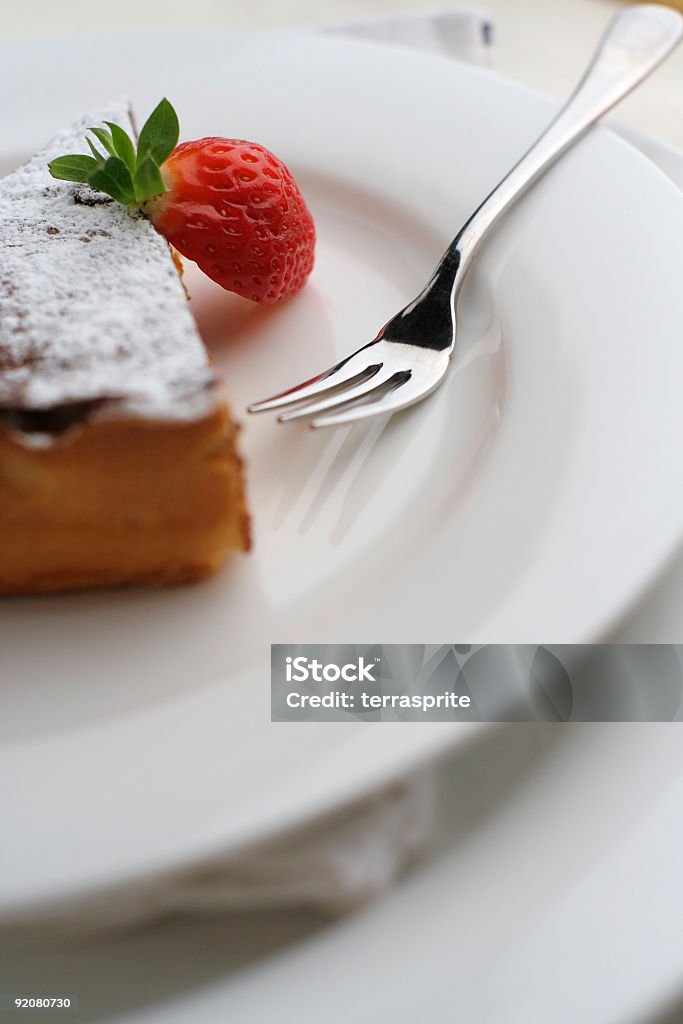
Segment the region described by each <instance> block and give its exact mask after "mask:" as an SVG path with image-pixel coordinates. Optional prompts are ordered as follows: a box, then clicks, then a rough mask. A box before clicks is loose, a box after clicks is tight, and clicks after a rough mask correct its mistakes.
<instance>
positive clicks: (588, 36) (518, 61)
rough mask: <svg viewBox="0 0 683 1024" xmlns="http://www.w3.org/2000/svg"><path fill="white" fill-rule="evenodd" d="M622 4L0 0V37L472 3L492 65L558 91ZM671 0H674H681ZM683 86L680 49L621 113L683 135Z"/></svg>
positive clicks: (548, 0) (253, 24)
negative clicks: (490, 32)
mask: <svg viewBox="0 0 683 1024" xmlns="http://www.w3.org/2000/svg"><path fill="white" fill-rule="evenodd" d="M622 6H623V4H622V3H621V2H620V0H488V2H484V3H481V4H467V3H465V4H461V3H455V2H450V3H448V2H444V3H439V2H438V0H325V2H320V0H260V2H259V3H247V2H245V0H192V2H191V3H168V2H165V0H140V2H138V0H117V2H116V3H111V4H104V3H101V4H97V3H91V2H87V0H60V2H59V3H54V2H52V0H3V2H2V6H1V12H2V13H1V19H2V20H1V22H0V39H2V40H11V39H26V38H30V37H43V38H44V37H47V36H50V35H59V34H63V33H68V34H73V33H82V34H86V33H88V32H117V33H120V32H128V31H153V32H164V31H169V30H173V31H183V30H202V29H222V30H226V29H240V30H249V31H252V30H263V29H270V28H288V27H299V28H307V27H310V28H315V27H319V26H322V25H334V24H339V23H344V22H347V21H358V20H365V19H368V20H370V19H377V18H387V17H391V16H395V15H406V16H407V15H411V14H416V13H428V12H432V11H448V10H459V9H463V8H465V9H466V8H478V9H480V10H482V11H484V12H485V13H487V14H489V15H490V16H491V20H492V22H493V23H494V32H495V67H496V70H497V71H498V72H499V73H500V74H502V75H504V76H506V77H509V78H513V79H516V80H517V81H520V82H524V83H525V84H527V85H529V86H531V87H533V88H535V89H540V90H542V91H543V92H546V93H548V94H549V95H557V96H558V97H563V96H565V95H566V94H567V92H568V91H569V89H571V88H572V87H573V85H574V84H575V81H576V77H577V74H578V73H579V72H580V71H581V69H582V67H583V63H584V61H585V59H586V57H587V55H588V53H589V52H590V51H591V49H592V47H593V45H594V43H595V39H596V35H597V34H599V32H600V31H601V29H602V27H603V26H604V25H605V23H606V21H607V20H608V18H609V17H610V15H611V14H613V13H614V11H616V10H618V9H619V8H620V7H622ZM672 6H679V7H680V6H681V4H680V0H675V2H674V3H673V4H672ZM682 87H683V52H679V53H678V54H675V55H674V56H673V57H672V58H671V59H670V60H669V61H668V62H667V64H666V66H665V67H663V68H662V69H661V70H660V71H659V72H658V74H657V75H656V76H655V78H654V79H653V80H652V81H651V82H649V83H648V86H647V88H646V89H644V90H642V91H641V92H638V94H637V95H636V96H634V97H631V98H630V99H627V100H626V101H625V102H624V103H622V104H621V105H620V107H619V114H618V116H619V119H620V120H623V121H624V122H625V123H628V124H632V125H633V126H635V127H640V128H642V129H643V130H647V131H649V132H652V133H654V134H656V135H658V136H659V137H660V138H663V139H665V140H667V141H669V142H671V143H673V144H677V145H683V118H681V116H680V106H679V97H680V91H681V88H682Z"/></svg>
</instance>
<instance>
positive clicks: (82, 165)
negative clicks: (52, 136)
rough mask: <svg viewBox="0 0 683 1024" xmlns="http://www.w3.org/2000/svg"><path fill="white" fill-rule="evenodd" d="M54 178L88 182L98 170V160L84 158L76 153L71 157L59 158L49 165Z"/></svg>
mask: <svg viewBox="0 0 683 1024" xmlns="http://www.w3.org/2000/svg"><path fill="white" fill-rule="evenodd" d="M48 166H49V169H50V174H51V175H52V177H53V178H58V179H59V180H60V181H82V182H84V183H85V182H87V180H88V177H89V175H90V174H92V172H93V171H95V170H97V167H98V163H97V160H93V158H92V157H91V156H82V155H81V154H80V153H74V154H73V155H71V156H58V157H57V159H56V160H52V161H51V163H50V164H49V165H48Z"/></svg>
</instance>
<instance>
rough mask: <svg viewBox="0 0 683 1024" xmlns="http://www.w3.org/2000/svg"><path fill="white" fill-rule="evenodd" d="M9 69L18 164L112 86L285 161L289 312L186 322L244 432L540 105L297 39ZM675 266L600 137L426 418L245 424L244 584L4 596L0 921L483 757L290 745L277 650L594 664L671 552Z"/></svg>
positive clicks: (485, 312) (521, 226) (9, 132)
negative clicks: (304, 239)
mask: <svg viewBox="0 0 683 1024" xmlns="http://www.w3.org/2000/svg"><path fill="white" fill-rule="evenodd" d="M2 58H3V60H2V62H1V65H0V67H1V69H0V82H1V83H2V85H3V86H4V88H3V89H0V95H1V96H3V97H6V98H9V99H10V100H11V99H12V97H17V96H21V97H22V104H21V108H20V109H7V110H5V111H0V120H1V121H2V123H3V131H4V134H3V144H4V146H5V150H6V160H7V162H12V161H13V160H15V161H16V160H17V159H18V158H19V157H20V156H21V155H23V154H25V153H26V152H27V151H30V150H31V149H32V148H33V147H34V146H35V145H38V144H39V143H40V142H41V141H42V140H43V138H44V137H45V136H48V135H49V134H50V132H51V131H53V130H54V128H55V127H56V126H61V125H62V124H63V123H65V122H67V121H68V120H69V119H70V118H72V117H74V116H76V115H78V114H80V113H81V111H82V109H84V108H86V107H88V106H89V105H92V106H93V107H95V106H97V104H98V103H99V102H100V101H101V100H102V99H104V98H107V97H108V96H110V95H116V94H120V93H121V92H123V91H124V90H125V91H128V92H130V93H131V95H132V96H133V97H134V99H135V102H136V106H137V108H138V110H139V111H141V112H142V113H143V114H144V112H146V110H148V109H149V108H150V107H151V105H152V104H153V103H154V102H155V101H156V99H157V98H158V96H159V95H160V94H162V93H168V94H169V95H170V96H171V97H172V98H173V99H174V100H175V102H176V103H177V106H178V108H179V110H180V113H181V116H182V122H183V125H184V129H183V130H184V135H185V136H186V137H192V136H197V135H200V134H209V133H212V134H216V133H224V134H231V135H237V136H244V137H252V138H255V139H258V140H259V141H261V142H263V143H265V144H266V145H268V146H270V147H271V148H272V149H274V150H275V151H276V152H278V153H279V154H281V155H282V157H283V158H284V159H285V160H286V161H287V162H288V163H289V164H290V165H291V166H292V168H293V169H294V171H295V172H296V174H297V176H298V177H299V179H300V182H301V185H302V187H303V189H304V191H305V192H306V194H307V196H308V197H309V199H310V201H311V205H312V208H313V211H314V215H315V217H316V220H317V223H318V227H319V234H320V246H319V256H318V265H317V268H316V271H315V275H314V278H313V280H312V282H311V284H310V286H309V287H308V288H307V289H306V290H305V292H304V293H303V294H302V295H301V296H299V297H298V298H297V299H296V300H294V301H292V302H291V303H289V304H288V305H287V306H286V307H284V308H282V309H280V310H270V311H263V310H258V309H253V308H251V307H246V306H245V305H244V304H243V303H241V302H238V301H236V300H233V299H232V298H231V297H230V296H225V295H222V294H219V293H218V292H217V291H216V290H215V289H213V288H210V287H209V286H208V285H201V286H200V287H199V291H198V294H197V297H196V300H195V302H196V309H197V316H198V319H199V320H200V322H201V324H202V326H203V328H204V329H205V331H206V333H207V335H208V337H209V340H210V341H211V342H212V344H213V346H214V349H215V356H216V363H217V365H218V366H219V367H221V368H222V369H224V370H225V372H226V375H227V377H228V378H229V387H230V391H231V394H232V397H233V400H234V402H235V405H236V407H240V406H242V405H243V404H244V403H245V402H246V401H247V400H248V399H253V398H258V397H262V396H263V395H267V394H268V393H270V392H272V391H275V390H278V389H279V388H280V387H282V386H286V385H287V384H289V383H291V382H292V381H296V380H298V379H300V378H303V377H305V376H307V375H310V373H312V372H314V371H315V370H316V369H317V368H318V367H323V366H326V365H328V364H329V363H330V362H331V361H332V360H333V359H334V358H335V357H336V356H337V355H338V354H341V353H344V352H347V351H348V350H349V349H350V348H352V347H356V346H357V345H358V344H359V343H360V342H362V341H363V340H365V339H368V338H370V337H371V335H372V334H373V333H374V330H376V328H377V327H378V325H379V324H381V323H382V322H384V320H386V319H387V317H388V316H389V315H390V314H391V313H392V312H393V311H394V310H395V309H396V308H397V307H398V305H399V304H400V303H401V302H403V301H404V300H405V299H406V298H408V297H410V296H412V295H413V294H414V293H415V291H416V290H417V289H418V287H419V286H420V285H421V284H422V283H423V281H424V279H425V277H426V275H427V274H428V273H429V272H430V270H431V268H432V265H433V264H434V262H435V260H436V259H437V257H438V256H439V254H440V252H441V250H442V248H443V246H444V245H445V243H446V242H447V241H448V240H449V239H450V236H451V235H452V234H453V233H454V231H455V229H456V228H457V227H458V225H459V224H460V222H461V221H462V219H463V218H464V216H465V215H466V214H467V213H469V212H470V210H471V209H472V208H473V206H474V204H475V203H476V202H477V201H478V200H479V199H480V198H481V197H482V195H483V194H485V192H486V191H487V189H488V188H489V187H490V186H491V185H492V184H494V183H495V181H496V180H497V179H498V178H499V177H500V175H501V174H502V173H503V172H504V171H505V170H506V169H507V168H508V166H509V165H510V163H511V162H512V160H513V159H515V157H516V156H518V155H519V153H520V152H521V151H522V149H523V148H524V147H525V146H526V145H527V144H528V143H529V142H530V141H531V140H532V139H533V138H534V136H535V135H536V133H537V132H538V130H539V129H540V127H541V126H542V125H543V124H544V123H545V122H546V120H547V119H548V117H549V115H550V113H551V109H552V107H551V105H550V104H549V103H548V102H546V101H544V100H541V99H539V98H537V97H535V96H533V95H530V94H529V93H527V92H525V91H523V90H520V89H516V88H512V87H510V86H508V85H506V84H504V83H502V82H501V81H499V80H497V79H496V78H495V77H492V76H490V75H489V74H486V73H481V72H476V71H472V70H468V69H465V68H461V67H458V66H454V65H452V64H450V63H448V62H446V61H441V60H438V59H435V58H431V57H425V56H423V55H413V54H409V53H406V52H405V51H403V50H401V51H398V50H397V51H393V50H391V49H389V48H387V49H384V48H383V49H382V50H381V51H380V50H379V49H377V48H376V47H374V46H373V45H372V44H362V43H350V42H342V41H338V40H325V39H319V38H311V39H307V38H302V37H298V36H291V35H273V36H270V37H263V36H259V37H248V38H246V39H245V38H235V37H223V36H215V37H211V38H208V37H204V36H197V37H192V36H190V37H187V36H185V37H175V36H171V37H165V38H164V39H163V40H160V39H153V38H151V37H138V38H130V37H126V38H121V39H111V38H110V39H106V40H98V41H93V40H91V41H88V42H87V43H85V42H84V41H83V40H78V42H77V43H75V42H68V43H67V42H65V43H64V44H62V45H61V47H58V46H56V45H55V44H54V43H51V44H50V45H47V44H46V45H44V46H42V45H31V46H16V45H13V46H12V47H11V48H7V49H4V50H3V52H2ZM122 68H125V71H122V70H121V69H122ZM206 68H210V69H211V75H210V80H209V77H208V76H207V74H206V70H205V69H206ZM179 69H182V72H181V71H180V70H179ZM2 102H3V103H7V104H8V106H9V103H8V99H3V101H2ZM12 102H13V101H12ZM682 264H683V202H681V198H680V196H679V194H678V192H677V191H676V189H675V188H674V187H673V186H672V185H671V183H670V182H668V181H667V180H666V179H665V178H664V177H663V176H662V175H660V174H659V173H658V172H656V171H655V170H654V169H653V168H652V166H651V165H650V164H649V163H648V162H647V161H646V160H644V159H643V158H641V157H640V156H638V155H637V154H636V153H634V152H633V151H632V150H630V149H629V147H628V146H626V145H625V144H624V143H622V142H621V141H620V140H618V139H616V138H614V137H613V136H611V135H610V134H609V133H608V132H605V131H598V132H596V133H594V134H593V135H592V136H591V137H590V138H589V139H587V140H586V141H585V142H583V143H582V144H581V145H580V146H579V147H578V148H577V149H576V150H575V151H574V152H573V153H572V154H570V155H569V156H568V157H567V158H566V159H565V161H564V162H563V163H562V165H560V166H559V167H558V168H556V170H555V171H554V172H553V173H552V175H551V176H550V177H549V178H548V179H547V180H545V181H544V182H542V183H541V184H540V186H538V187H537V188H536V190H535V191H534V192H533V194H532V195H531V196H529V197H528V199H527V200H525V201H524V202H523V204H521V205H520V206H519V207H518V208H517V209H516V210H515V211H513V212H512V214H511V215H510V216H509V217H508V219H507V221H506V223H505V224H504V225H503V226H502V228H501V229H500V230H499V232H498V233H497V235H496V237H495V239H493V240H492V241H491V243H490V244H489V245H488V246H487V248H486V250H485V252H484V253H483V254H482V257H481V260H480V264H479V267H478V269H477V271H476V273H474V274H473V276H472V279H471V281H470V283H469V287H468V289H467V292H466V293H465V294H464V295H463V300H462V305H461V321H460V322H461V341H460V344H459V349H458V352H457V355H456V358H455V361H454V366H453V372H452V374H451V377H450V379H449V381H448V383H447V385H446V386H444V387H442V389H441V390H440V391H439V392H438V393H437V394H436V395H435V396H434V397H432V398H431V399H430V400H429V401H428V402H425V403H422V404H421V405H420V406H419V407H416V408H415V409H413V410H411V411H409V412H408V413H406V414H404V415H402V416H401V417H396V418H395V419H394V420H393V421H392V422H391V423H390V424H389V425H388V426H386V427H385V428H384V429H382V426H381V424H370V425H369V426H364V427H356V428H354V429H353V431H349V430H346V431H343V432H335V433H318V434H310V433H309V432H307V431H306V430H305V429H303V428H302V429H297V428H293V429H282V428H279V427H276V425H275V424H274V423H273V422H272V421H271V420H268V419H261V420H256V421H253V422H249V423H248V424H247V425H246V430H245V435H244V443H245V450H246V453H247V457H248V461H249V467H250V470H249V479H250V491H251V500H252V504H253V508H254V513H255V522H256V541H257V543H256V550H255V552H254V554H253V555H252V556H251V557H250V558H245V559H238V560H236V561H235V562H234V563H233V564H232V565H231V566H230V567H229V568H228V569H227V570H226V572H224V573H223V574H221V575H220V576H219V577H218V578H216V579H215V580H213V581H211V582H209V583H207V584H204V585H202V586H199V587H193V588H186V589H181V590H176V591H168V592H165V593H159V594H155V593H152V594H149V593H144V592H139V593H137V592H131V593H123V592H121V593H116V594H100V595H95V594H86V595H80V596H75V597H67V598H50V599H45V600H39V601H18V602H5V603H4V604H3V605H2V611H1V618H0V652H1V658H2V663H1V665H2V685H3V710H4V714H3V719H2V723H1V728H2V734H3V739H4V747H3V751H2V755H1V756H0V773H1V774H2V777H3V778H5V779H7V778H11V779H12V780H13V785H12V792H11V793H10V792H8V788H7V787H5V791H4V792H3V795H2V797H1V798H0V820H2V822H3V827H4V830H5V833H6V835H9V836H11V837H12V842H11V844H6V845H5V855H4V856H5V860H4V863H3V866H2V870H1V871H0V877H1V878H2V882H1V883H0V885H1V890H0V914H1V915H2V916H3V917H4V920H5V921H8V920H10V919H11V918H12V917H13V916H15V917H16V916H18V915H22V914H26V913H30V912H37V911H38V910H39V909H40V908H47V907H49V906H55V905H58V904H59V902H60V901H62V900H66V899H69V898H71V897H73V896H74V895H77V894H80V895H82V896H83V897H84V898H85V897H87V896H88V894H93V893H95V892H97V891H98V890H101V889H102V888H104V887H107V886H111V885H115V884H118V883H125V882H129V881H131V880H133V879H143V878H144V877H150V876H152V875H154V874H155V873H159V872H162V871H164V870H169V869H172V868H173V867H175V866H177V865H179V864H182V863H185V862H187V861H188V860H189V859H196V858H198V857H201V856H208V855H210V854H211V853H215V852H217V851H221V850H223V851H225V850H228V849H230V848H233V847H235V846H237V845H239V844H244V843H245V842H250V841H253V840H255V839H258V838H262V837H265V836H267V835H269V834H272V833H273V832H275V831H276V830H278V829H281V828H284V827H287V826H291V825H294V824H296V823H299V822H301V821H303V820H305V819H306V818H307V817H310V816H311V815H313V814H315V813H317V812H319V811H320V810H322V809H324V808H329V807H332V806H334V805H335V804H338V803H339V802H341V801H343V800H349V799H351V798H353V797H356V796H358V795H360V794H362V793H364V792H367V791H368V789H370V788H371V787H373V786H376V785H377V784H378V783H380V782H381V781H384V780H386V779H387V778H390V777H391V776H392V774H396V773H397V772H400V771H405V770H407V769H408V768H409V767H410V766H411V765H412V764H413V763H415V761H416V760H417V759H418V758H420V757H425V756H428V755H430V754H434V753H435V752H436V751H437V750H439V749H441V748H442V747H443V746H444V745H446V744H447V743H452V742H456V741H458V740H459V739H461V738H462V737H464V736H465V735H467V732H466V731H465V730H462V729H458V728H456V729H452V728H450V727H449V726H443V725H436V724H435V725H431V726H429V725H422V726H416V727H408V726H401V727H394V728H391V727H389V726H386V727H384V728H380V729H374V730H373V729H367V728H366V727H364V726H359V727H357V728H356V727H352V726H350V725H346V724H343V725H321V726H316V725H313V724H302V725H297V726H293V725H286V726H285V725H271V724H270V723H269V722H268V716H269V688H268V645H269V644H270V643H271V642H272V641H283V640H292V641H298V642H301V641H311V642H312V641H314V640H315V641H321V640H326V639H327V640H330V641H336V642H340V641H358V642H384V643H386V642H391V641H415V642H436V643H439V642H444V641H447V640H452V641H457V640H463V639H464V640H467V641H472V642H538V640H539V639H542V640H544V641H548V642H551V641H552V642H559V643H574V642H576V643H579V642H588V641H591V640H593V639H596V638H597V637H598V636H599V635H600V634H601V632H602V631H603V630H604V629H605V627H606V625H607V624H609V623H611V622H612V621H614V619H615V617H616V616H617V615H619V614H620V613H621V612H622V611H623V610H624V608H625V607H626V606H627V604H628V603H629V601H631V600H632V599H633V597H634V596H635V595H636V594H637V593H638V592H639V591H640V590H641V589H642V588H643V586H644V585H645V583H647V582H648V581H649V580H650V578H651V577H652V576H653V574H654V573H655V572H656V570H657V569H658V568H659V567H660V566H661V565H662V564H663V562H664V561H665V559H666V558H667V557H668V555H669V554H670V552H671V551H672V549H673V547H674V545H675V544H676V542H677V541H678V539H679V538H680V535H681V532H682V527H683V508H682V507H681V504H680V495H679V486H680V483H679V481H680V469H681V453H680V443H679V442H680V436H681V431H682V430H683V407H682V406H681V403H680V401H679V395H678V391H679V382H680V379H681V372H682V371H683V347H682V346H681V345H680V324H681V322H682V321H683V294H682V293H681V291H680V288H679V277H680V269H679V268H680V266H681V265H682ZM193 280H194V282H195V283H196V278H193ZM48 850H49V855H46V851H48Z"/></svg>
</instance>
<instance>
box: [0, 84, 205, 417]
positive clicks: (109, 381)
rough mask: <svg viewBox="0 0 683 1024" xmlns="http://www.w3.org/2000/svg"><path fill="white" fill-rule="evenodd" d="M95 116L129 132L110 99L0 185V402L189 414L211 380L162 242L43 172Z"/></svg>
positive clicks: (138, 217) (129, 216)
mask: <svg viewBox="0 0 683 1024" xmlns="http://www.w3.org/2000/svg"><path fill="white" fill-rule="evenodd" d="M104 120H107V121H115V122H116V123H118V124H120V125H121V126H122V127H123V128H124V129H125V130H126V131H128V132H130V131H131V130H132V128H131V120H130V114H129V111H128V109H127V107H126V106H125V105H124V104H111V105H109V106H108V107H107V108H106V109H103V110H101V111H98V112H97V114H95V115H93V116H91V117H88V118H84V119H83V120H82V121H80V122H78V123H77V124H75V125H74V126H73V127H72V128H70V129H68V130H67V131H64V132H62V133H61V134H60V135H58V136H57V137H56V138H55V139H53V141H52V142H51V143H50V144H49V145H48V146H47V147H46V148H45V149H44V150H42V151H41V152H39V153H37V154H36V156H34V157H33V159H32V160H31V161H30V162H29V163H28V164H26V165H25V166H24V167H22V168H20V169H19V170H17V171H15V172H14V173H13V174H11V175H9V177H7V178H5V179H4V180H3V181H0V409H2V408H4V409H24V410H38V411H39V410H47V409H50V408H52V407H54V406H58V405H64V404H68V403H74V402H79V403H81V402H92V401H96V400H99V401H102V400H105V401H106V403H107V404H106V406H105V408H106V409H108V410H109V412H110V413H114V411H115V412H116V414H117V415H118V414H134V415H144V416H152V417H161V418H169V419H178V418H194V417H196V416H199V415H202V414H203V413H204V412H206V411H207V409H208V408H209V407H210V406H211V405H212V404H213V401H214V399H213V398H212V396H211V393H210V384H211V382H212V380H213V378H212V374H211V371H210V369H209V366H208V361H207V356H206V352H205V350H204V347H203V345H202V342H201V340H200V338H199V335H198V333H197V330H196V328H195V324H194V321H193V319H192V315H191V313H190V311H189V308H188V302H187V298H186V296H185V292H184V289H183V287H182V284H181V281H180V279H179V277H178V273H177V271H176V268H175V266H174V265H173V261H172V259H171V255H170V252H169V248H168V245H167V243H166V242H165V240H164V239H163V238H162V237H161V235H159V234H158V233H157V231H156V230H155V229H154V227H153V226H152V224H151V223H150V222H149V221H148V220H147V218H146V217H144V216H143V215H142V214H139V213H135V212H130V211H128V210H126V209H125V208H124V207H123V206H121V205H120V204H118V203H116V202H114V201H113V200H111V201H110V200H109V199H108V197H106V196H102V195H101V194H99V193H97V194H95V193H92V191H91V190H90V189H88V188H87V187H85V186H82V185H76V184H72V183H70V182H64V181H56V180H55V179H54V178H52V177H51V175H50V173H49V170H48V166H47V165H48V162H49V161H50V160H52V159H54V158H55V157H57V156H61V155H63V154H65V153H88V152H89V150H88V148H87V144H86V142H85V138H84V136H85V131H86V129H87V128H88V127H89V126H91V125H98V124H101V123H102V121H104ZM93 199H96V202H94V203H93V202H92V200H93ZM111 402H113V403H115V404H113V405H112V404H111Z"/></svg>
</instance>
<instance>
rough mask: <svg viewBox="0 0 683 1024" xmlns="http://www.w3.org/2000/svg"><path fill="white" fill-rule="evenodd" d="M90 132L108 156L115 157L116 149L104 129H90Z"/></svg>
mask: <svg viewBox="0 0 683 1024" xmlns="http://www.w3.org/2000/svg"><path fill="white" fill-rule="evenodd" d="M90 131H91V132H92V133H93V135H94V136H95V138H97V139H99V140H100V142H101V143H102V145H103V146H104V148H105V149H106V151H107V153H109V155H110V156H116V149H115V148H114V140H113V139H112V137H111V135H110V134H109V132H108V131H105V129H104V128H91V129H90Z"/></svg>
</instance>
